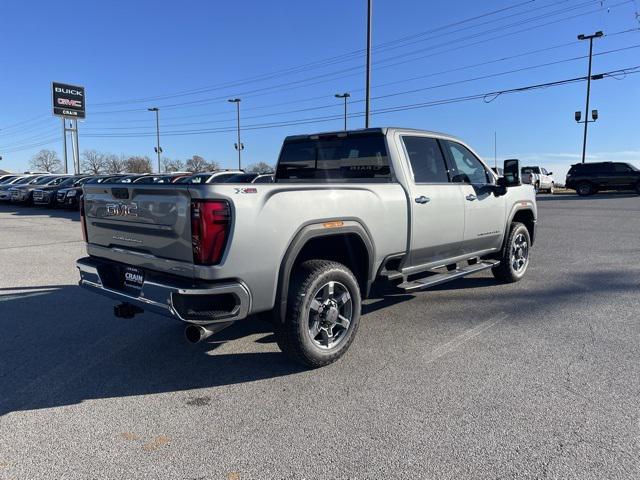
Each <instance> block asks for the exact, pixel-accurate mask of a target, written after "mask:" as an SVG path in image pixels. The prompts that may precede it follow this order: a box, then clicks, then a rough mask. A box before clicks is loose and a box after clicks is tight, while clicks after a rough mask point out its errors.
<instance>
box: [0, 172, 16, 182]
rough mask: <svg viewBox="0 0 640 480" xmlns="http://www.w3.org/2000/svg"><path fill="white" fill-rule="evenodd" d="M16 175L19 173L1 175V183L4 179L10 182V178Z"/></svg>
mask: <svg viewBox="0 0 640 480" xmlns="http://www.w3.org/2000/svg"><path fill="white" fill-rule="evenodd" d="M16 176H17V175H14V174H11V173H9V174H6V175H0V184H2V183H3V182H4V181H7V182H8V181H9V180H11V179H12V178H15V177H16Z"/></svg>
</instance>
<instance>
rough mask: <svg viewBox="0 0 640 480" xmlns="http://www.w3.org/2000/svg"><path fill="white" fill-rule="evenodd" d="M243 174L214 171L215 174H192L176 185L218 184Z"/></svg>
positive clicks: (232, 171)
mask: <svg viewBox="0 0 640 480" xmlns="http://www.w3.org/2000/svg"><path fill="white" fill-rule="evenodd" d="M240 173H244V172H243V171H242V170H216V171H215V172H200V173H194V174H193V175H191V176H189V177H184V178H181V179H179V180H178V181H177V182H176V183H187V184H190V185H201V184H204V183H220V182H224V181H225V180H226V179H228V178H229V177H231V176H233V175H237V174H240Z"/></svg>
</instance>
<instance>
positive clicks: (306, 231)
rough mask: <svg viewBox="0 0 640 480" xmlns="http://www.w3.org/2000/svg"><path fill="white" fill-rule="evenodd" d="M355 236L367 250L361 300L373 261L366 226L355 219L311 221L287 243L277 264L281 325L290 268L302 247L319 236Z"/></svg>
mask: <svg viewBox="0 0 640 480" xmlns="http://www.w3.org/2000/svg"><path fill="white" fill-rule="evenodd" d="M333 221H342V222H343V225H342V226H339V227H332V228H327V227H325V226H324V223H327V222H333ZM341 234H342V235H344V234H355V235H356V236H358V237H359V238H360V240H362V243H363V244H364V245H365V247H366V249H367V257H368V262H367V263H368V265H367V278H366V284H365V285H364V286H365V289H366V290H365V291H364V292H363V298H366V296H367V294H368V291H369V288H370V287H371V284H372V283H373V275H374V274H375V270H374V259H375V246H374V243H373V241H372V240H371V234H370V233H369V231H368V230H367V229H366V227H365V226H364V225H363V224H362V223H360V221H358V220H357V219H348V220H345V219H337V218H334V219H324V220H319V221H317V220H314V221H313V222H312V223H308V224H306V225H304V226H302V227H301V228H300V229H299V230H298V231H297V232H296V234H295V235H294V236H293V239H292V240H291V241H290V242H289V246H288V247H287V250H286V251H285V254H284V256H283V258H282V261H281V262H280V268H279V271H278V281H277V284H276V301H275V310H276V312H275V313H276V319H278V320H279V321H280V322H284V315H285V314H286V311H287V301H288V298H287V297H288V292H289V283H290V281H291V273H292V271H293V265H294V263H295V261H296V259H297V258H298V255H299V254H300V252H301V251H302V249H303V248H304V246H305V245H306V244H307V242H309V241H310V240H312V239H315V238H320V237H329V236H333V235H341Z"/></svg>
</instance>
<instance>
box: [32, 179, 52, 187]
mask: <svg viewBox="0 0 640 480" xmlns="http://www.w3.org/2000/svg"><path fill="white" fill-rule="evenodd" d="M54 178H56V177H40V178H38V179H37V180H36V181H35V182H32V185H45V184H47V183H49V182H50V181H51V180H53V179H54Z"/></svg>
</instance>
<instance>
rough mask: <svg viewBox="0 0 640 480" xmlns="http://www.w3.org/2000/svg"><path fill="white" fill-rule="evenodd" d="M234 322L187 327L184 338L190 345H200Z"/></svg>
mask: <svg viewBox="0 0 640 480" xmlns="http://www.w3.org/2000/svg"><path fill="white" fill-rule="evenodd" d="M232 323H233V322H223V323H211V324H209V325H193V324H190V325H187V326H186V327H185V329H184V336H185V337H186V338H187V341H189V342H190V343H199V342H201V341H203V340H206V339H207V338H209V337H210V336H211V335H213V334H214V333H218V332H219V331H220V330H223V329H225V328H227V327H228V326H229V325H231V324H232Z"/></svg>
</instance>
